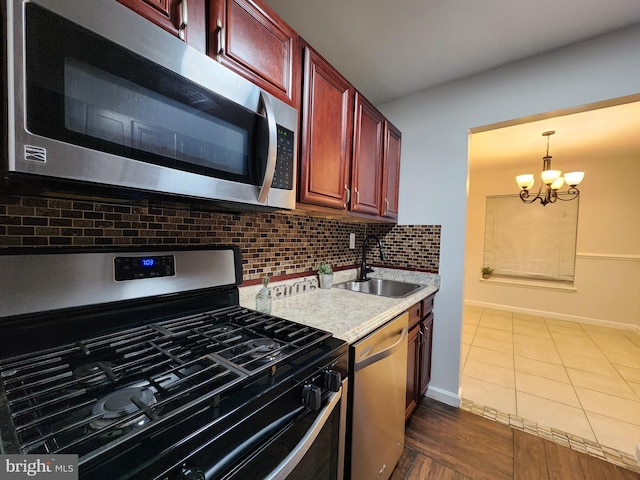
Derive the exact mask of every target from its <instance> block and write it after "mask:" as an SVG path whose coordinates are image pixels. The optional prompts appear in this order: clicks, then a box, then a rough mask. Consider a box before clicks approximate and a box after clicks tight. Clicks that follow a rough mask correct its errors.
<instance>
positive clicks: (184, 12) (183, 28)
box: [178, 0, 189, 40]
mask: <svg viewBox="0 0 640 480" xmlns="http://www.w3.org/2000/svg"><path fill="white" fill-rule="evenodd" d="M180 7H181V8H180V13H181V16H182V21H181V22H180V26H179V27H178V36H179V37H180V40H184V37H185V32H186V30H187V22H188V21H189V20H188V18H189V14H188V10H189V9H188V8H187V0H182V4H181V5H180Z"/></svg>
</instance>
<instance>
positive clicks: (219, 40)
mask: <svg viewBox="0 0 640 480" xmlns="http://www.w3.org/2000/svg"><path fill="white" fill-rule="evenodd" d="M224 47H225V45H224V27H223V26H222V20H220V19H218V20H217V21H216V48H217V50H216V56H220V55H222V54H223V53H224Z"/></svg>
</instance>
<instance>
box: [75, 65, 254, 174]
mask: <svg viewBox="0 0 640 480" xmlns="http://www.w3.org/2000/svg"><path fill="white" fill-rule="evenodd" d="M64 98H65V128H66V129H68V130H71V131H73V132H76V133H80V134H83V135H87V136H90V137H93V138H97V139H100V140H105V141H107V142H111V143H114V144H116V145H121V146H124V147H129V148H132V149H136V150H139V151H143V152H147V153H151V154H154V155H159V156H163V157H168V158H173V159H176V160H178V161H181V162H187V163H190V164H196V165H201V166H203V167H206V168H213V169H215V170H219V171H224V172H227V173H231V174H236V175H248V173H249V172H248V144H249V139H248V133H247V130H244V129H242V128H240V127H239V126H237V125H233V124H232V123H230V122H227V121H225V120H222V119H219V118H216V117H214V116H211V115H206V114H204V113H203V112H201V111H200V110H198V109H196V108H194V107H191V106H189V105H185V104H184V103H180V102H177V101H176V100H173V99H172V98H168V97H166V96H164V95H162V94H161V93H158V92H154V91H152V90H149V89H147V88H144V87H142V86H140V85H137V84H135V83H133V82H130V81H128V80H125V79H122V78H119V77H117V76H115V75H112V74H110V73H108V72H105V71H103V70H100V69H98V68H95V67H92V66H91V65H87V64H86V63H82V62H79V61H77V60H75V59H73V58H65V69H64ZM158 120H162V124H161V125H160V124H159V122H158ZM204 139H206V140H204Z"/></svg>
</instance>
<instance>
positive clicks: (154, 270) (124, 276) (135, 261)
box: [113, 255, 176, 282]
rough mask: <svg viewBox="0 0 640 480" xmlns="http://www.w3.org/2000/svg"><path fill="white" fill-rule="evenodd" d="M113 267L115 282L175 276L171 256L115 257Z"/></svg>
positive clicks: (173, 260) (174, 263) (173, 262)
mask: <svg viewBox="0 0 640 480" xmlns="http://www.w3.org/2000/svg"><path fill="white" fill-rule="evenodd" d="M113 265H114V272H115V279H116V282H120V281H123V280H140V279H143V278H157V277H172V276H174V275H175V274H176V267H175V265H176V262H175V258H174V256H173V255H156V256H154V255H151V256H149V255H145V256H140V257H115V258H114V260H113Z"/></svg>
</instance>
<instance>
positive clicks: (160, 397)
mask: <svg viewBox="0 0 640 480" xmlns="http://www.w3.org/2000/svg"><path fill="white" fill-rule="evenodd" d="M330 336H331V335H330V334H329V333H327V332H324V331H320V330H316V329H313V328H309V327H306V326H303V325H300V324H296V323H294V322H290V321H287V320H283V319H279V318H275V317H270V316H266V315H264V314H260V313H258V312H254V311H251V310H247V309H243V308H241V307H238V306H232V307H228V308H224V309H219V310H215V311H211V312H206V313H201V314H196V315H189V316H185V317H180V318H176V319H171V320H165V321H160V322H156V323H153V324H148V325H144V326H140V327H135V328H132V329H127V330H125V331H122V332H117V333H112V334H108V335H102V336H98V337H94V338H90V339H86V340H83V341H80V342H77V343H75V344H70V345H64V346H61V347H59V348H56V349H51V350H47V351H43V352H39V353H36V354H33V355H22V356H20V357H15V358H13V359H7V360H2V361H0V379H1V380H2V382H1V384H0V409H2V407H3V404H6V407H7V409H8V413H6V412H5V416H7V415H8V416H9V418H10V419H11V422H12V423H13V425H14V426H15V434H16V436H17V439H16V443H17V444H18V445H19V450H20V451H21V452H22V453H66V452H68V453H78V454H80V455H81V456H85V458H88V457H95V456H96V455H99V454H102V453H104V452H106V451H109V450H110V449H112V448H115V447H116V446H117V445H119V444H121V443H122V442H123V441H126V440H128V439H131V438H135V437H138V436H140V435H143V434H144V433H145V432H147V431H149V430H150V429H151V428H154V427H155V426H157V425H160V424H164V423H166V422H170V421H171V419H174V418H176V416H178V415H181V414H183V413H185V412H188V411H192V410H196V409H198V408H200V406H201V405H204V404H205V403H204V402H211V401H214V402H215V401H216V400H215V399H216V398H219V396H220V395H221V394H223V393H225V392H227V391H229V390H230V389H232V388H234V386H235V385H237V384H240V383H241V382H243V381H245V380H246V379H247V378H249V377H251V376H252V375H256V374H258V373H261V372H264V371H269V370H272V368H273V367H274V366H275V365H276V364H278V363H279V362H283V361H285V360H286V359H288V358H290V357H292V356H293V355H298V354H300V353H301V352H304V351H305V350H306V349H308V348H311V347H313V346H314V345H316V344H318V343H320V342H322V341H323V340H324V339H326V338H328V337H330ZM125 389H135V390H131V391H143V392H145V393H144V394H142V396H135V395H134V396H133V397H131V403H130V404H128V403H127V402H128V401H129V400H130V399H129V398H128V397H127V395H129V393H128V392H127V391H126V390H125ZM123 391H124V392H125V397H124V400H123V399H122V398H120V399H119V402H124V403H125V404H127V405H128V406H127V407H123V408H120V410H122V411H121V412H119V415H117V416H115V417H114V418H107V417H109V416H112V414H111V413H109V414H107V413H105V411H104V410H103V409H100V408H97V407H96V405H97V404H99V403H101V402H102V403H109V402H110V401H109V398H110V397H109V395H114V394H115V395H121V392H123ZM114 392H120V393H114ZM105 399H106V400H105ZM3 400H6V401H3ZM109 404H119V403H118V402H115V401H113V400H112V401H111V402H110V403H109ZM116 410H118V408H116ZM0 413H2V412H0Z"/></svg>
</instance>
